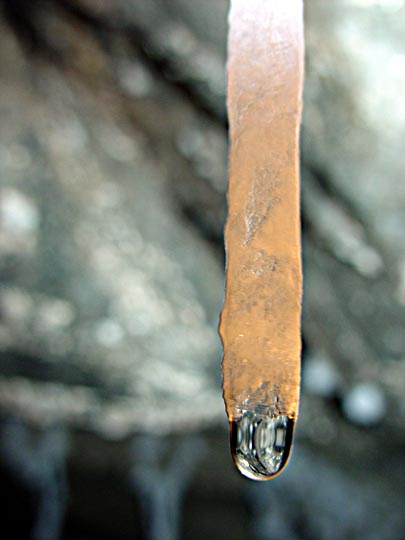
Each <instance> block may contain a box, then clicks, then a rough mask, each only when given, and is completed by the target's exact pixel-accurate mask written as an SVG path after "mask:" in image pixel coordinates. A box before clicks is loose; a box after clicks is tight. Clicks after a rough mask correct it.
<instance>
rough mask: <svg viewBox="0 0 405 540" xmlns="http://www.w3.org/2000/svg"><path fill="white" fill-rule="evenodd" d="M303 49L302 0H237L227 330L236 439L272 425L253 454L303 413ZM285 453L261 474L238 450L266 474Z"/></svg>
mask: <svg viewBox="0 0 405 540" xmlns="http://www.w3.org/2000/svg"><path fill="white" fill-rule="evenodd" d="M303 51H304V45H303V22H302V1H301V0H271V1H269V0H249V1H246V0H233V1H232V6H231V10H230V16H229V42H228V102H227V104H228V115H229V123H230V156H229V185H228V204H229V210H228V220H227V224H226V229H225V239H226V253H227V271H226V293H225V304H224V308H223V311H222V315H221V323H220V334H221V338H222V342H223V347H224V357H223V391H224V399H225V405H226V410H227V414H228V418H229V422H230V424H231V426H233V428H232V429H233V434H232V438H233V439H235V437H236V439H237V440H236V439H235V440H234V443H233V444H234V445H235V444H236V445H237V444H239V445H240V444H242V443H243V437H244V435H243V433H244V432H245V431H246V430H247V431H249V430H250V432H257V433H259V432H260V429H261V430H262V432H263V433H262V435H261V437H262V438H261V442H259V443H258V442H257V441H256V443H257V444H256V446H257V448H256V450H257V452H256V450H254V451H253V454H254V455H253V457H252V456H251V457H252V459H253V458H254V459H256V458H257V455H256V454H257V453H258V454H260V449H259V447H260V445H261V446H263V445H264V446H265V445H266V444H267V443H268V444H273V443H270V442H269V440H270V439H272V437H273V438H274V437H276V438H278V439H280V440H281V439H283V438H284V439H283V440H284V441H286V440H287V439H288V440H289V441H290V442H291V435H292V429H293V424H294V421H295V419H296V417H297V413H298V403H299V385H300V354H301V338H300V315H301V287H302V275H301V249H300V219H299V126H300V120H301V107H302V86H303V64H304V61H303ZM246 415H248V420H246ZM243 418H245V419H244V420H243V422H245V424H243V425H242V424H240V422H241V421H242V419H243ZM277 419H279V420H277ZM275 422H276V423H275ZM277 422H278V423H277ZM241 426H242V427H241ZM258 428H259V429H258ZM235 432H237V433H236V434H235ZM241 433H242V435H241ZM238 437H239V438H238ZM241 437H242V439H241ZM269 438H270V439H269ZM238 441H239V443H238ZM241 441H242V443H241ZM245 442H246V441H245ZM273 442H274V441H273ZM274 444H276V443H275V442H274ZM246 445H247V447H248V446H249V443H248V442H246ZM262 450H263V449H262ZM250 451H251V450H250ZM263 451H264V450H263ZM242 454H243V452H242ZM273 457H274V456H273ZM287 457H288V455H287ZM242 458H243V459H245V458H246V455H245V454H243V456H242ZM279 458H280V459H279V460H278V461H277V462H275V463H273V465H272V467H267V469H266V465H264V469H263V471H264V472H263V471H261V473H260V474H259V473H258V474H256V472H257V471H256V469H260V468H261V465H263V463H261V462H260V460H259V462H260V463H261V464H260V463H259V465H257V467H256V466H252V467H250V466H249V467H250V468H249V470H248V471H246V470H243V469H246V467H248V465H246V464H243V465H242V466H241V465H240V463H239V462H238V461H239V459H238V457H237V456H236V454H235V451H234V459H235V461H236V463H237V465H238V467H239V468H240V469H241V470H242V472H243V473H244V474H247V476H251V477H260V478H259V479H267V478H268V477H271V476H274V474H276V473H277V472H279V470H281V468H282V466H284V463H285V461H286V455H284V456H281V457H280V456H279ZM246 459H247V461H249V457H248V458H246ZM257 459H259V458H257ZM255 467H256V468H255ZM273 469H274V470H273ZM266 470H267V472H268V474H266ZM252 471H253V472H252Z"/></svg>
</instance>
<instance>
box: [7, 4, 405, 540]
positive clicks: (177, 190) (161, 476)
mask: <svg viewBox="0 0 405 540" xmlns="http://www.w3.org/2000/svg"><path fill="white" fill-rule="evenodd" d="M0 6H1V9H0V13H1V17H0V27H1V47H0V115H1V116H0V118H1V122H0V493H1V499H2V501H3V502H2V506H1V509H2V524H1V527H2V532H1V535H2V537H3V538H7V539H11V540H12V539H18V540H24V539H33V540H58V539H64V540H96V539H97V540H98V539H100V540H104V539H105V540H107V539H113V540H127V539H134V540H135V539H145V540H177V539H179V540H182V539H184V540H185V539H193V540H199V539H213V540H221V539H232V540H238V539H246V538H248V539H251V540H305V539H308V540H335V539H336V540H340V539H349V538H350V539H354V540H357V539H358V540H363V539H364V540H372V539H375V540H382V539H384V540H400V539H401V538H402V539H403V538H405V532H404V521H403V507H404V492H403V487H404V480H405V463H404V447H405V444H404V443H405V428H404V422H403V418H404V412H405V394H404V386H405V385H404V382H405V381H404V379H405V377H404V375H405V369H404V362H405V328H404V322H405V241H404V231H405V182H404V179H403V174H404V161H403V160H404V157H403V156H404V151H405V148H404V143H405V100H404V98H403V94H404V88H405V35H404V28H405V4H404V2H403V1H400V0H380V1H377V0H328V1H327V2H326V1H324V0H307V1H306V2H305V19H306V21H305V22H306V47H307V58H306V84H305V96H304V116H303V128H302V141H301V147H302V222H303V260H304V278H305V286H304V310H303V380H302V403H301V411H300V418H299V422H298V426H297V432H296V442H295V448H294V453H293V456H292V459H291V461H290V464H289V466H288V467H287V469H286V471H285V472H284V473H283V474H282V475H281V476H280V477H279V478H277V479H275V480H273V481H271V482H269V483H265V484H262V483H259V484H255V483H253V482H251V481H249V480H246V479H244V478H242V477H241V476H240V475H239V474H238V473H237V472H236V470H235V469H234V467H233V465H232V462H231V457H230V453H229V449H228V433H227V423H226V419H225V412H224V406H223V403H222V398H221V387H220V385H221V376H220V357H221V348H220V342H219V338H218V336H217V332H216V328H217V322H218V315H219V312H220V309H221V306H222V300H223V284H224V272H223V266H224V254H223V233H222V229H223V224H224V220H225V216H226V196H225V192H226V177H227V122H226V111H225V60H226V32H227V11H228V2H227V1H225V0H204V1H199V0H42V1H40V0H2V1H1V2H0ZM5 531H8V532H5Z"/></svg>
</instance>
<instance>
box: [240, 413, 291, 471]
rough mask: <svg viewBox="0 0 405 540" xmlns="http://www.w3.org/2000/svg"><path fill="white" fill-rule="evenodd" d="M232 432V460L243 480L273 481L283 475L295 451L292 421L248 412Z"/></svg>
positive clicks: (282, 417)
mask: <svg viewBox="0 0 405 540" xmlns="http://www.w3.org/2000/svg"><path fill="white" fill-rule="evenodd" d="M230 428H231V450H232V457H233V460H234V462H235V465H236V466H237V468H238V469H239V471H240V472H241V473H242V474H243V475H244V476H246V477H248V478H250V479H252V480H270V478H274V476H276V475H277V474H279V473H280V472H281V471H282V469H283V468H284V466H285V465H286V463H287V461H288V458H289V455H290V450H291V447H292V436H293V431H294V420H293V419H291V418H289V417H288V416H286V415H280V416H276V417H263V415H259V414H256V413H254V412H250V411H247V412H245V413H244V414H243V416H241V417H240V418H239V419H237V420H234V421H233V422H231V423H230Z"/></svg>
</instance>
